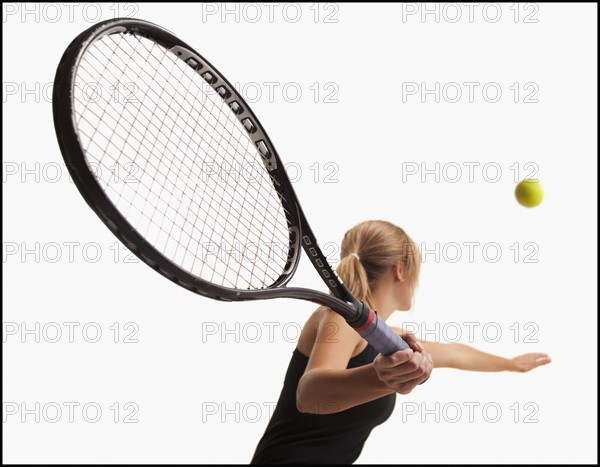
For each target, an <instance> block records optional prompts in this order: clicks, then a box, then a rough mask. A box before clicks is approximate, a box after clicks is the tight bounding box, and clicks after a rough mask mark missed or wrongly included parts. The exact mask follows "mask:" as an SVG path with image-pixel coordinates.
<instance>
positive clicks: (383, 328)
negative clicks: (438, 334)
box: [355, 310, 409, 355]
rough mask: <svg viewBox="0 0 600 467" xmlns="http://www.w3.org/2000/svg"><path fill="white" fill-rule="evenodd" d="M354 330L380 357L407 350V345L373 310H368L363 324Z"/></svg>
mask: <svg viewBox="0 0 600 467" xmlns="http://www.w3.org/2000/svg"><path fill="white" fill-rule="evenodd" d="M355 330H356V332H358V333H359V334H360V335H361V336H362V337H363V338H364V339H365V340H366V341H367V342H368V343H369V344H371V346H372V347H373V348H374V349H375V350H377V352H379V353H380V354H381V355H390V354H393V353H394V352H397V351H398V350H404V349H408V348H409V345H408V344H407V343H406V342H404V340H402V338H401V337H400V336H399V335H398V334H396V333H395V332H394V331H393V330H392V328H390V327H389V326H388V325H387V324H386V323H385V321H384V320H382V319H381V318H380V317H379V316H377V313H374V312H373V310H369V317H368V318H367V321H366V322H365V324H363V325H362V326H360V327H359V328H355Z"/></svg>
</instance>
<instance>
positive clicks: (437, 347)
mask: <svg viewBox="0 0 600 467" xmlns="http://www.w3.org/2000/svg"><path fill="white" fill-rule="evenodd" d="M421 344H422V345H423V347H425V350H427V352H429V353H430V354H431V356H432V358H433V366H434V368H456V369H459V370H467V371H520V372H525V371H530V370H533V369H534V368H537V367H538V366H541V365H546V364H548V363H550V362H551V361H552V360H551V359H550V357H549V356H548V355H547V354H544V353H528V354H524V355H521V356H519V357H515V358H512V359H508V358H503V357H499V356H497V355H492V354H489V353H485V352H482V351H480V350H477V349H474V348H473V347H469V346H468V345H464V344H440V343H437V342H423V341H421Z"/></svg>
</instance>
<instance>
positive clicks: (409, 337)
mask: <svg viewBox="0 0 600 467" xmlns="http://www.w3.org/2000/svg"><path fill="white" fill-rule="evenodd" d="M400 337H402V339H404V341H405V342H406V343H407V344H408V345H409V346H410V348H411V349H413V350H414V351H416V352H423V350H425V349H424V348H423V346H422V345H421V343H420V342H419V341H418V340H417V337H416V336H415V335H414V334H412V333H410V332H407V333H405V334H402V335H401V336H400Z"/></svg>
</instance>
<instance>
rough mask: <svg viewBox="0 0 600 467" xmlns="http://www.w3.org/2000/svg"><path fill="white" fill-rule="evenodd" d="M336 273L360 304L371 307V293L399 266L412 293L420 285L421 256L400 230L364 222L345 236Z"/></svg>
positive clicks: (383, 224) (386, 223) (384, 223)
mask: <svg viewBox="0 0 600 467" xmlns="http://www.w3.org/2000/svg"><path fill="white" fill-rule="evenodd" d="M340 256H341V259H340V264H339V265H338V267H337V269H336V272H337V274H338V275H339V276H340V278H341V279H342V281H343V282H344V284H346V287H348V289H349V290H350V292H352V294H353V295H354V296H355V297H356V298H357V299H358V300H360V301H362V302H364V303H366V304H367V305H368V306H370V307H371V306H372V304H371V299H372V289H373V288H374V286H375V285H376V284H377V283H378V282H379V280H380V279H381V278H382V277H383V276H384V275H385V274H386V273H387V272H388V271H389V270H390V269H392V268H394V267H395V266H396V265H397V264H398V263H399V262H400V263H401V264H402V268H403V270H404V275H405V280H406V281H408V285H409V286H411V287H412V288H413V289H414V288H416V286H417V284H418V281H419V271H420V267H421V255H420V252H419V249H418V247H417V245H416V244H415V242H413V240H412V239H411V238H410V237H409V236H408V235H407V234H406V232H404V230H402V229H401V228H400V227H397V226H396V225H394V224H392V223H390V222H387V221H379V220H375V221H366V222H361V223H360V224H358V225H356V226H354V227H353V228H352V229H350V230H348V231H347V232H346V233H345V234H344V238H343V240H342V247H341V252H340Z"/></svg>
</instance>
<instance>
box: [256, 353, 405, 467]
mask: <svg viewBox="0 0 600 467" xmlns="http://www.w3.org/2000/svg"><path fill="white" fill-rule="evenodd" d="M376 356H377V352H376V351H375V349H373V347H371V346H370V345H367V347H366V348H365V350H363V351H362V352H361V353H360V354H358V355H357V356H355V357H353V358H351V359H350V361H349V362H348V366H347V368H356V367H360V366H363V365H367V364H369V363H372V362H373V360H374V359H375V357H376ZM307 364H308V358H307V357H306V356H305V355H303V354H302V353H300V351H299V350H298V349H295V350H294V352H293V354H292V358H291V360H290V365H289V367H288V370H287V373H286V375H285V381H284V383H283V389H282V390H281V394H280V395H279V401H278V402H277V406H276V407H275V411H274V412H273V416H272V417H271V420H270V421H269V424H268V426H267V429H266V430H265V434H264V435H263V437H262V439H261V440H260V442H259V443H258V446H257V447H256V451H255V453H254V457H253V458H252V461H251V464H352V463H353V462H354V461H355V460H356V459H357V458H358V456H359V455H360V453H361V451H362V448H363V446H364V444H365V441H366V440H367V438H368V437H369V434H370V433H371V430H372V429H373V428H374V427H376V426H377V425H379V424H381V423H383V422H384V421H385V420H387V419H388V418H389V416H390V415H391V413H392V411H393V410H394V405H395V404H396V393H393V394H390V395H388V396H384V397H381V398H379V399H375V400H373V401H371V402H367V403H365V404H361V405H357V406H355V407H352V408H350V409H347V410H344V411H342V412H338V413H334V414H327V415H316V414H308V413H301V412H299V411H298V409H296V388H297V387H298V382H299V381H300V378H301V376H302V375H303V374H304V370H305V369H306V365H307Z"/></svg>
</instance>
